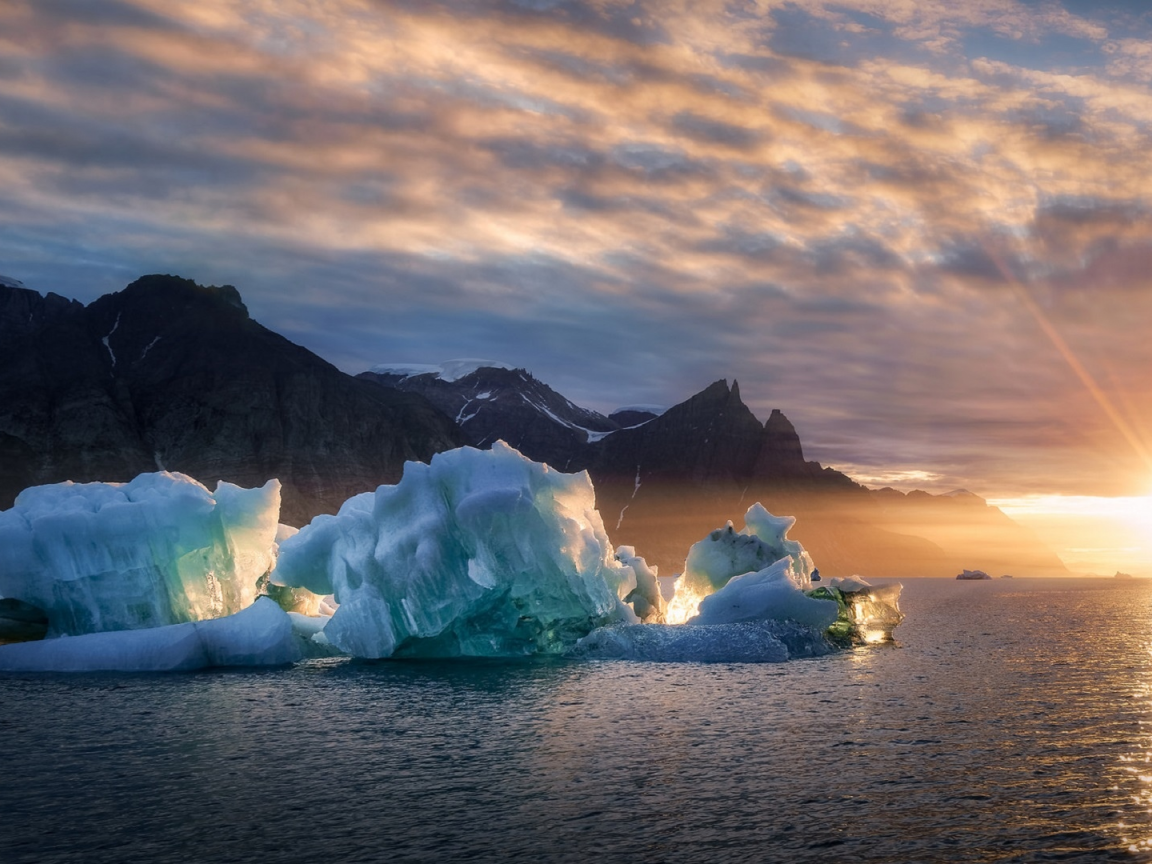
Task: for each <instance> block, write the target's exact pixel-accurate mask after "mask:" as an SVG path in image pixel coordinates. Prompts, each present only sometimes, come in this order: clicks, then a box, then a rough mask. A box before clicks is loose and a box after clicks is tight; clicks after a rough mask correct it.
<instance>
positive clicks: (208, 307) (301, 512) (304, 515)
mask: <svg viewBox="0 0 1152 864" xmlns="http://www.w3.org/2000/svg"><path fill="white" fill-rule="evenodd" d="M461 443H463V439H462V437H461V436H460V434H459V432H458V430H457V428H456V427H455V425H454V424H453V423H452V421H451V420H450V419H449V418H447V417H445V416H444V415H443V414H442V413H441V412H440V411H438V410H436V408H434V407H433V406H432V405H431V404H429V403H428V402H427V400H425V399H423V398H421V397H420V396H418V395H415V394H409V393H399V392H396V391H394V390H387V389H384V388H380V387H377V386H374V385H372V384H370V383H368V382H364V381H357V380H356V379H354V378H352V377H350V376H348V375H345V374H344V373H343V372H340V371H339V370H338V369H336V368H335V367H334V366H332V365H331V364H329V363H327V362H325V361H324V360H321V359H320V358H319V357H317V356H316V355H314V354H312V353H311V352H309V351H307V350H305V349H304V348H301V347H300V346H298V345H295V344H293V343H291V342H289V341H288V340H287V339H284V338H283V337H282V336H279V335H277V334H275V333H273V332H271V331H270V330H267V329H265V328H264V327H262V326H261V325H259V324H257V323H256V322H255V321H253V320H252V319H251V318H249V317H248V310H247V309H246V308H245V307H244V304H243V303H242V302H241V300H240V295H239V294H238V293H237V291H236V289H235V288H232V287H231V286H224V287H220V288H217V287H212V288H205V287H202V286H199V285H196V284H195V283H193V282H191V281H188V280H184V279H179V278H176V277H171V276H146V277H144V278H142V279H139V280H137V281H136V282H134V283H132V284H131V285H129V286H128V287H127V288H125V289H124V290H123V291H120V292H118V293H116V294H109V295H106V296H104V297H101V298H100V299H98V300H96V301H94V302H93V303H91V304H90V305H89V306H87V307H84V306H82V305H81V304H80V303H77V302H75V301H68V300H65V299H64V298H62V297H59V296H57V295H54V294H49V295H48V296H47V297H42V296H40V295H39V294H37V293H36V292H34V291H28V290H26V289H19V288H11V287H4V286H0V507H8V506H11V503H12V500H13V499H14V498H15V495H16V494H17V493H18V492H19V491H20V490H21V489H22V488H24V487H25V486H27V485H31V484H38V483H52V482H58V481H61V480H76V481H91V480H109V481H124V480H129V479H131V478H132V477H134V476H135V475H136V474H138V473H140V472H143V471H156V470H160V469H166V470H172V471H181V472H184V473H186V474H189V475H191V476H193V477H195V478H196V479H198V480H200V481H201V482H204V483H206V484H208V485H210V486H211V485H213V484H214V483H215V481H217V480H220V479H223V480H228V481H230V482H233V483H239V484H240V485H244V486H252V485H259V484H262V483H264V482H265V481H266V480H268V479H269V478H272V477H277V478H279V479H280V481H281V482H282V483H283V484H284V489H283V500H284V507H283V510H282V515H281V520H282V521H285V522H289V523H292V524H303V523H304V522H306V521H308V520H309V519H310V518H311V517H312V516H314V515H316V514H317V513H321V512H334V511H335V510H336V509H337V508H338V507H339V506H340V504H341V503H343V501H344V500H345V499H346V498H348V497H349V496H351V495H353V494H356V493H358V492H363V491H367V490H371V489H374V488H375V487H376V486H377V485H379V484H380V483H385V482H395V481H396V480H397V479H398V478H399V477H400V474H401V471H402V470H403V464H404V462H405V461H406V460H422V461H426V460H428V459H429V458H431V456H432V454H433V453H436V452H438V451H440V450H445V449H449V448H452V447H455V446H458V445H459V444H461Z"/></svg>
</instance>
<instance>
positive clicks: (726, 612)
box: [689, 558, 840, 632]
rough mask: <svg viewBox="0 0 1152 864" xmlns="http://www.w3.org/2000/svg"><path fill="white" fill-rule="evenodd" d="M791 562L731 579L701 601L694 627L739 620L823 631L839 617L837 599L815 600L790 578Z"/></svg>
mask: <svg viewBox="0 0 1152 864" xmlns="http://www.w3.org/2000/svg"><path fill="white" fill-rule="evenodd" d="M791 564H792V562H791V560H790V559H788V558H782V559H781V560H779V561H777V562H776V563H775V564H772V565H771V566H769V567H765V568H764V569H763V570H760V571H757V572H756V573H745V574H743V575H740V576H734V577H733V578H732V579H729V580H728V582H727V584H725V585H724V587H723V588H721V589H720V590H719V591H716V592H715V593H713V594H709V595H708V596H707V597H705V598H704V599H703V600H701V601H700V607H699V614H697V615H696V616H695V617H694V618H690V619H689V623H690V624H735V623H737V622H739V621H763V620H768V619H775V620H777V621H795V622H797V623H798V624H803V625H805V626H807V627H812V628H814V629H816V630H817V631H820V632H823V631H824V630H827V629H828V628H829V627H831V626H832V625H833V624H834V623H835V622H836V619H837V617H839V613H840V607H839V606H838V605H837V603H836V602H835V601H834V600H824V599H815V598H812V597H809V596H808V595H806V594H805V593H804V592H803V591H801V590H800V589H799V588H797V587H796V586H795V585H794V584H793V583H792V580H791V579H790V578H789V575H790V574H789V570H790V567H791Z"/></svg>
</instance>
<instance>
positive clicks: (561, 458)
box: [356, 366, 650, 471]
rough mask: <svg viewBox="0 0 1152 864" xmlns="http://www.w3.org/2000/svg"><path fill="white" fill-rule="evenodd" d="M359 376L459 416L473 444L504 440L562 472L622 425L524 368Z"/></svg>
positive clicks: (587, 456) (487, 444) (579, 462)
mask: <svg viewBox="0 0 1152 864" xmlns="http://www.w3.org/2000/svg"><path fill="white" fill-rule="evenodd" d="M356 377H357V378H362V379H364V380H366V381H371V382H373V383H376V384H380V385H383V386H384V387H388V388H394V389H396V390H401V391H404V392H407V393H418V394H420V395H421V396H424V397H425V398H427V399H428V401H429V402H431V403H432V404H433V405H435V406H436V407H437V408H439V409H440V410H441V411H443V412H444V413H445V414H447V415H448V416H449V417H452V418H455V421H456V423H457V424H458V425H459V427H460V431H461V433H462V434H463V435H464V438H465V440H466V441H467V442H468V443H469V444H470V445H472V446H473V447H480V448H484V447H491V446H492V442H494V441H498V440H503V441H505V442H506V443H508V444H510V445H512V446H513V447H515V448H516V449H517V450H519V451H520V452H521V453H523V454H524V455H525V456H527V457H528V458H529V459H533V460H535V461H537V462H547V463H548V464H549V465H552V466H553V467H555V468H557V469H559V470H561V471H579V470H580V469H582V468H584V467H585V466H586V465H587V464H588V461H589V459H590V458H591V455H592V448H591V447H590V445H589V441H590V440H591V441H595V440H596V439H597V438H598V437H599V436H601V435H603V434H605V433H607V432H612V431H615V430H617V429H619V428H621V427H620V425H619V424H618V423H617V422H615V421H613V420H610V419H609V418H607V417H605V416H604V415H602V414H598V413H597V412H595V411H589V410H588V409H587V408H581V407H579V406H577V405H573V404H572V403H571V402H569V401H568V400H567V399H565V398H564V397H563V396H561V395H560V394H559V393H557V392H556V391H555V390H553V389H552V388H551V387H549V386H548V385H547V384H544V383H543V382H542V381H538V380H537V379H536V378H534V377H532V375H530V374H529V373H528V372H527V371H526V370H524V369H503V368H496V367H492V366H485V367H481V368H479V369H477V370H475V371H474V372H471V373H469V374H467V375H463V376H461V377H460V378H456V379H454V380H447V379H445V378H443V377H441V376H440V375H439V374H438V373H435V372H425V373H421V374H415V375H413V374H404V373H395V372H381V371H373V372H361V373H360V374H359V375H357V376H356ZM649 416H650V415H649Z"/></svg>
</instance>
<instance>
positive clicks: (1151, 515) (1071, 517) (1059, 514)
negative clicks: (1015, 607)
mask: <svg viewBox="0 0 1152 864" xmlns="http://www.w3.org/2000/svg"><path fill="white" fill-rule="evenodd" d="M988 503H990V504H992V505H994V506H996V507H999V508H1000V509H1001V510H1002V511H1004V513H1005V514H1006V515H1007V516H1009V517H1010V518H1011V519H1014V520H1015V521H1017V522H1019V523H1020V524H1021V525H1023V526H1025V527H1026V528H1029V529H1031V530H1032V531H1033V532H1035V533H1036V534H1037V535H1038V536H1039V537H1040V539H1041V540H1042V541H1044V542H1045V543H1047V544H1048V546H1049V547H1050V548H1051V549H1052V551H1053V552H1055V553H1056V554H1057V555H1059V556H1060V557H1061V558H1062V559H1063V560H1064V563H1065V564H1066V565H1067V566H1068V569H1069V570H1071V571H1072V572H1073V573H1083V572H1088V573H1096V574H1098V575H1111V574H1112V573H1113V572H1114V571H1117V570H1120V571H1125V572H1132V573H1134V574H1135V575H1145V576H1152V495H1140V496H1128V497H1117V498H1103V497H1092V496H1087V495H1030V496H1027V497H1024V498H1002V499H999V500H992V501H989V502H988Z"/></svg>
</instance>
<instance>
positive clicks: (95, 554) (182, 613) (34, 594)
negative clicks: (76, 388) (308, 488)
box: [0, 472, 280, 637]
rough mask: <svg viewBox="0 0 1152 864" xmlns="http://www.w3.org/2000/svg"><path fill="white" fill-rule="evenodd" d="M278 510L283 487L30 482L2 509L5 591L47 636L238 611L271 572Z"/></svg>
mask: <svg viewBox="0 0 1152 864" xmlns="http://www.w3.org/2000/svg"><path fill="white" fill-rule="evenodd" d="M279 512H280V482H279V481H278V480H269V481H268V482H267V483H266V484H264V486H263V487H261V488H258V489H242V488H241V487H239V486H234V485H233V484H231V483H225V482H220V483H219V484H217V486H216V491H215V492H214V493H212V492H209V491H208V489H206V488H205V487H204V486H202V485H201V484H200V483H198V482H196V481H195V480H193V479H192V478H190V477H186V476H184V475H183V474H174V473H168V472H160V473H154V474H141V475H140V476H138V477H137V478H136V479H134V480H132V481H131V482H129V483H72V482H66V483H56V484H52V485H48V486H34V487H31V488H28V489H25V490H24V491H23V492H21V493H20V495H19V496H18V497H17V498H16V502H15V504H14V506H13V507H12V509H10V510H5V511H0V596H2V597H5V598H13V599H16V600H20V601H23V602H24V603H25V604H30V605H31V606H32V607H35V608H36V609H39V610H41V611H42V612H43V613H44V614H45V616H46V617H47V619H48V632H47V635H48V636H49V637H52V636H59V635H80V634H85V633H99V632H106V631H117V630H138V629H145V628H156V627H163V626H167V625H171V624H181V623H187V622H192V621H202V620H205V619H210V618H220V617H222V616H225V615H231V614H233V613H236V612H239V611H240V610H242V609H245V608H247V607H249V606H251V605H252V603H253V601H254V600H255V599H256V595H257V588H256V583H257V580H258V579H259V578H260V577H261V575H263V574H264V573H266V572H267V571H268V569H269V568H270V567H271V566H273V563H274V560H275V558H274V556H275V542H274V541H275V537H276V532H277V518H278V516H279Z"/></svg>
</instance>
